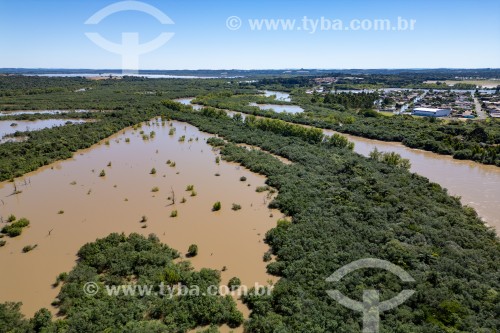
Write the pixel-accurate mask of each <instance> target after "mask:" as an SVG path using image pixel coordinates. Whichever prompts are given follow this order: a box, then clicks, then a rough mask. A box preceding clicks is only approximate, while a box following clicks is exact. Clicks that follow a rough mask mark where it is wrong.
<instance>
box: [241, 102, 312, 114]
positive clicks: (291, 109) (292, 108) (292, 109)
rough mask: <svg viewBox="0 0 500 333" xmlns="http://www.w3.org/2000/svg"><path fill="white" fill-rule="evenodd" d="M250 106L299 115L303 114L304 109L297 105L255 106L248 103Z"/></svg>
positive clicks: (255, 104)
mask: <svg viewBox="0 0 500 333" xmlns="http://www.w3.org/2000/svg"><path fill="white" fill-rule="evenodd" d="M249 105H250V106H258V107H259V109H261V110H271V109H272V110H274V111H275V112H278V113H280V112H288V113H300V112H304V109H303V108H301V107H300V106H298V105H277V104H257V103H250V104H249Z"/></svg>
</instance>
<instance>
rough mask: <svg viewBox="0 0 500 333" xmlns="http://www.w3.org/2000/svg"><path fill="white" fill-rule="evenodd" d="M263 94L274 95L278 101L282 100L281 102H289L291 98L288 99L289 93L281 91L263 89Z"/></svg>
mask: <svg viewBox="0 0 500 333" xmlns="http://www.w3.org/2000/svg"><path fill="white" fill-rule="evenodd" d="M264 95H265V96H266V97H271V96H275V98H276V99H277V100H278V101H283V102H291V101H292V100H291V99H290V94H289V93H285V92H281V91H270V90H264Z"/></svg>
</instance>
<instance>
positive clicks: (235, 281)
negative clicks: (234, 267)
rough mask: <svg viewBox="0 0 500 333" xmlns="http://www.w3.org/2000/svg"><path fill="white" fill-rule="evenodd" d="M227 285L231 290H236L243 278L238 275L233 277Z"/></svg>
mask: <svg viewBox="0 0 500 333" xmlns="http://www.w3.org/2000/svg"><path fill="white" fill-rule="evenodd" d="M227 286H228V287H229V289H230V290H231V291H234V290H236V289H238V288H239V287H240V286H241V280H240V279H239V278H237V277H232V278H231V279H230V280H229V282H228V283H227Z"/></svg>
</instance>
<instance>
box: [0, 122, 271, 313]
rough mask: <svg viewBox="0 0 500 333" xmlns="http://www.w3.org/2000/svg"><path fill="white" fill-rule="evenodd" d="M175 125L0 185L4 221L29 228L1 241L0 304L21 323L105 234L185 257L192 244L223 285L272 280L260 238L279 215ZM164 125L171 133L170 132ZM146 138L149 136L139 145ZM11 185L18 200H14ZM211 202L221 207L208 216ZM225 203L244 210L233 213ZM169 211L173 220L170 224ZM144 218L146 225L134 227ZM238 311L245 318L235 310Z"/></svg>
mask: <svg viewBox="0 0 500 333" xmlns="http://www.w3.org/2000/svg"><path fill="white" fill-rule="evenodd" d="M173 126H174V127H170V126H169V125H168V124H166V125H165V126H162V124H161V121H159V120H155V121H153V122H151V123H148V124H147V125H144V126H143V127H142V128H140V129H138V130H133V129H127V130H125V131H124V132H121V133H119V134H117V135H115V136H113V137H111V138H110V139H109V144H108V143H106V141H103V142H101V144H98V145H95V146H93V147H92V148H90V149H87V150H84V151H79V152H78V153H77V154H75V156H74V158H72V159H70V160H66V161H62V162H58V163H55V164H52V165H49V166H48V167H45V168H42V169H40V170H38V171H36V172H33V173H29V174H27V175H25V177H23V178H18V179H16V187H14V184H13V183H9V182H3V183H0V199H1V201H0V211H1V216H2V217H3V218H4V220H5V218H6V217H7V216H8V215H9V214H14V215H15V216H17V217H18V218H20V217H26V218H28V219H29V220H30V221H31V225H30V226H29V227H28V228H26V229H24V231H23V233H22V235H21V236H18V237H16V238H8V237H5V238H3V239H4V240H6V241H7V244H6V245H5V246H4V247H2V248H0V266H1V267H2V274H1V275H0V302H5V301H22V302H23V303H24V305H23V307H22V310H23V312H24V313H25V314H26V315H28V316H31V315H33V313H34V312H35V311H36V310H38V309H39V308H41V307H47V308H49V309H50V308H51V306H50V303H51V302H52V301H53V300H54V298H55V297H56V295H57V293H58V289H54V288H52V287H51V284H52V283H54V281H55V278H56V276H57V275H58V274H59V273H61V272H68V271H70V270H71V269H72V267H73V266H74V265H75V259H76V256H75V255H76V253H77V251H78V250H79V248H80V247H81V246H82V245H84V244H85V243H87V242H92V241H94V240H95V239H96V238H100V237H105V236H107V235H108V234H110V233H112V232H124V233H127V234H128V233H131V232H137V233H141V234H144V235H148V234H150V233H155V234H156V235H157V236H158V237H159V238H160V240H161V241H162V242H164V243H166V244H168V245H169V246H171V247H173V248H175V249H177V250H179V251H180V252H182V253H183V254H185V253H186V251H187V249H188V247H189V245H190V244H197V245H198V247H199V254H198V256H196V257H194V258H192V259H190V260H191V261H192V263H193V265H194V266H195V268H197V269H199V268H202V267H208V268H213V269H218V270H222V268H223V267H226V270H225V271H224V272H222V283H223V284H225V283H227V282H228V280H229V279H230V278H231V277H233V276H237V277H239V278H240V279H241V281H242V284H245V285H248V286H253V285H254V284H255V283H256V282H258V283H259V284H261V285H265V284H267V282H268V280H270V279H271V280H275V279H274V278H273V277H271V276H269V275H268V274H267V273H266V268H265V267H266V263H265V262H263V260H262V256H263V254H264V253H265V252H266V251H267V250H268V246H267V245H265V244H264V243H263V238H264V235H265V233H266V231H267V230H269V229H271V228H273V227H274V226H275V225H276V220H277V219H279V218H280V217H281V215H280V213H279V212H278V211H273V210H270V209H268V208H267V205H268V203H269V200H270V197H269V196H268V193H267V192H263V193H257V192H256V191H255V189H256V187H257V186H262V185H264V182H265V178H264V177H262V176H259V175H256V174H253V173H251V172H249V171H248V170H246V169H244V168H242V167H240V166H238V165H236V164H232V163H226V162H224V161H222V160H221V161H220V163H219V164H217V163H216V156H217V152H214V151H213V150H212V148H211V147H210V146H209V145H207V144H206V142H205V140H206V139H207V138H209V137H210V136H209V135H208V134H204V133H201V132H200V131H198V130H197V129H196V128H195V127H193V126H190V125H187V124H183V123H178V122H173ZM172 128H175V129H176V130H175V134H174V135H169V132H170V130H171V129H172ZM140 131H144V134H141V133H140ZM153 131H154V132H155V135H154V137H150V138H149V139H147V140H144V139H143V135H148V136H150V135H151V132H153ZM182 138H184V140H183V141H182ZM180 140H181V141H180ZM105 143H106V144H105ZM169 160H170V163H169V164H167V161H169ZM153 168H155V170H156V173H155V174H152V172H151V171H152V169H153ZM103 170H104V172H102V171H103ZM104 174H105V175H104ZM241 177H245V178H246V179H245V178H241ZM240 178H241V179H240ZM188 185H194V191H195V194H196V195H195V196H193V192H192V191H186V187H187V186H188ZM15 188H17V190H18V191H21V193H19V194H13V192H14V190H15ZM156 188H157V189H156ZM174 196H175V204H174V203H172V197H174ZM169 198H170V199H169ZM183 198H184V199H185V200H186V202H185V203H182V202H183ZM216 201H220V202H221V203H222V209H221V210H220V211H218V212H212V210H211V209H212V205H213V204H214V203H215V202H216ZM233 203H236V204H239V205H241V207H242V209H241V210H238V211H233V210H232V209H231V206H232V204H233ZM174 210H177V212H178V216H177V217H170V216H171V212H172V211H174ZM143 215H145V216H147V222H143V223H141V222H140V221H141V218H142V216H143ZM35 244H36V245H38V246H37V247H36V248H35V249H34V250H33V251H31V252H29V253H22V248H23V247H24V246H26V245H35ZM238 307H239V308H240V310H242V311H243V312H244V314H246V315H248V310H246V308H245V307H244V306H243V305H242V304H238Z"/></svg>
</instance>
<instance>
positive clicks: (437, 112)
mask: <svg viewBox="0 0 500 333" xmlns="http://www.w3.org/2000/svg"><path fill="white" fill-rule="evenodd" d="M450 113H451V110H450V109H434V108H414V109H413V111H412V112H411V114H412V115H414V116H424V117H448V116H449V115H450Z"/></svg>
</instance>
